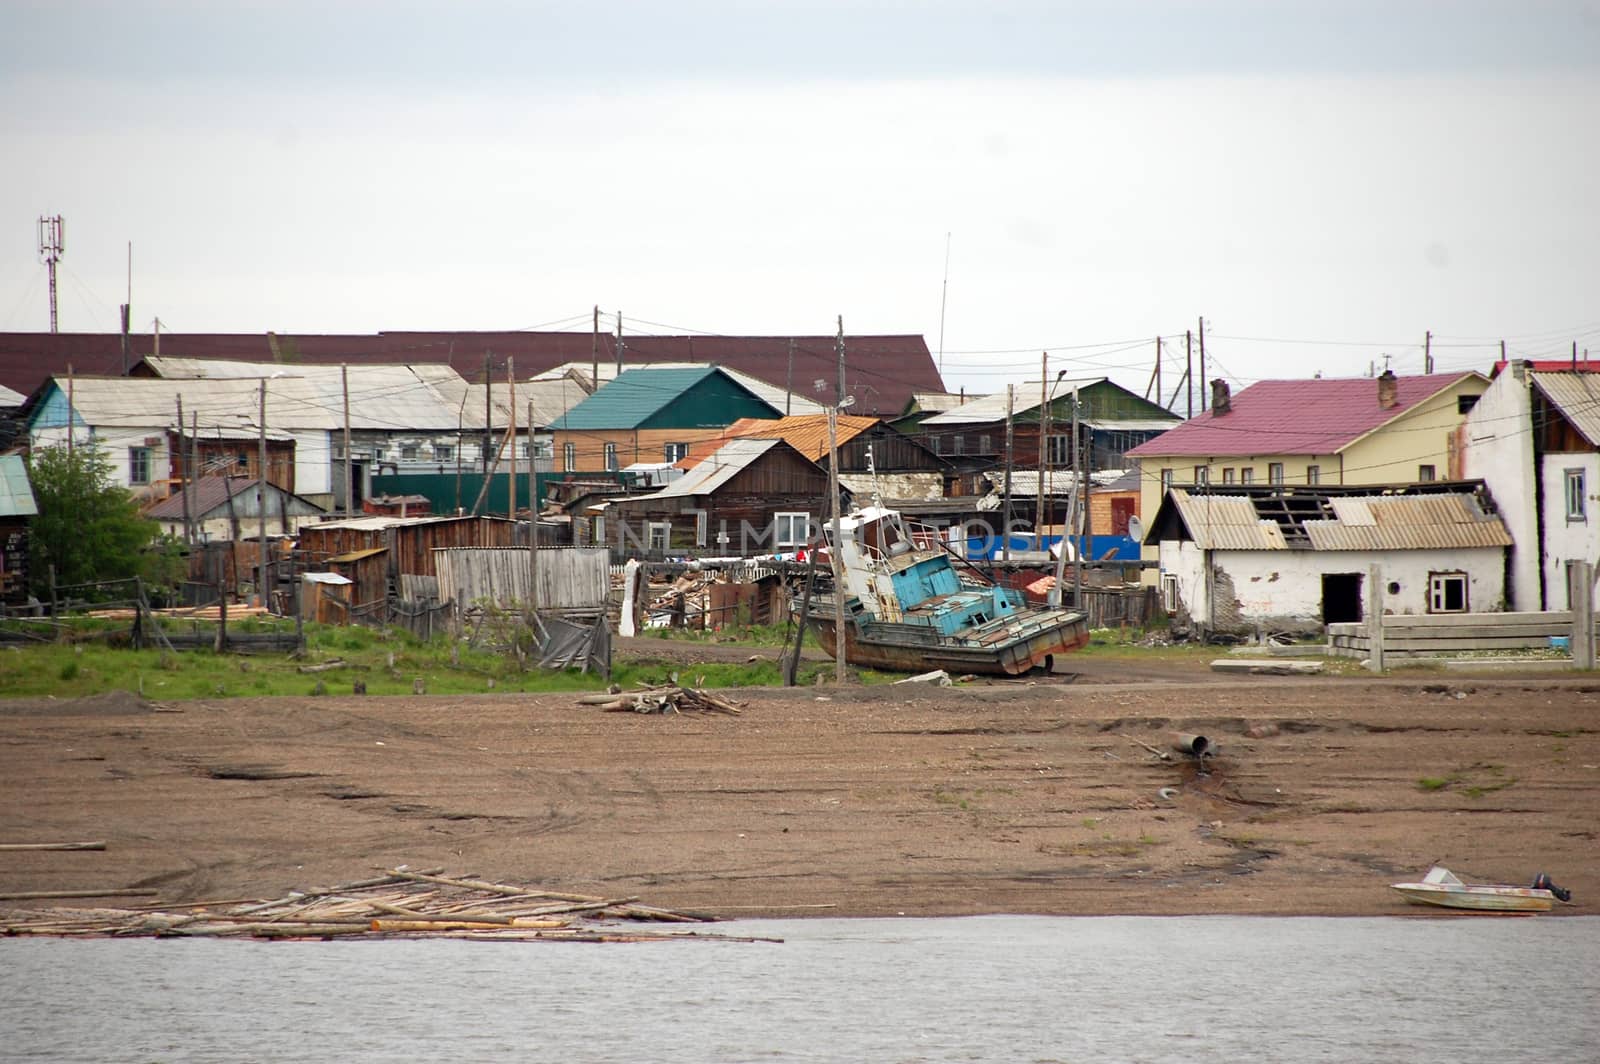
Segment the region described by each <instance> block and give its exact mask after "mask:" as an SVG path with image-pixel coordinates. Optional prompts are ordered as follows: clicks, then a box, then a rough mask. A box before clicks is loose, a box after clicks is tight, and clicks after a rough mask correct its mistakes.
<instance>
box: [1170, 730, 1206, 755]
mask: <svg viewBox="0 0 1600 1064" xmlns="http://www.w3.org/2000/svg"><path fill="white" fill-rule="evenodd" d="M1172 748H1173V749H1174V750H1176V751H1178V753H1180V754H1187V755H1189V756H1190V757H1194V758H1201V757H1205V756H1206V755H1207V754H1209V753H1211V752H1212V751H1211V743H1210V741H1209V740H1208V739H1206V737H1205V736H1204V735H1174V736H1173V737H1172Z"/></svg>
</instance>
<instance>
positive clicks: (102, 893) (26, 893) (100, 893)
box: [0, 887, 160, 901]
mask: <svg viewBox="0 0 1600 1064" xmlns="http://www.w3.org/2000/svg"><path fill="white" fill-rule="evenodd" d="M158 893H160V892H159V891H155V890H133V889H130V888H127V887H113V888H111V889H110V890H20V891H13V892H11V893H9V894H0V901H23V900H26V899H29V898H153V897H155V896H156V895H157V894H158Z"/></svg>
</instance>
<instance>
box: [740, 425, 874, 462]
mask: <svg viewBox="0 0 1600 1064" xmlns="http://www.w3.org/2000/svg"><path fill="white" fill-rule="evenodd" d="M877 423H878V419H877V418H875V417H856V416H854V415H852V414H840V415H839V428H838V432H837V435H838V439H839V442H840V443H841V444H842V443H844V442H846V441H847V440H853V439H855V438H856V437H857V436H859V435H861V434H862V433H863V432H866V431H867V430H868V429H870V428H871V427H872V426H873V425H876V424H877ZM741 436H748V437H752V438H757V439H767V440H782V441H783V442H784V443H787V444H788V445H789V446H790V447H793V448H794V449H795V450H797V451H799V452H800V453H801V454H803V455H805V456H806V458H807V459H809V460H810V461H813V462H820V461H821V460H822V456H823V455H825V454H827V453H828V415H827V414H796V415H794V416H792V417H780V418H756V417H742V418H740V419H739V420H738V421H735V422H734V423H733V424H731V425H729V426H728V428H727V430H726V431H725V432H724V433H723V437H724V438H723V439H720V440H718V441H717V442H718V444H719V445H720V444H721V443H726V442H727V441H728V440H731V439H738V438H739V437H741ZM714 449H715V448H712V450H714Z"/></svg>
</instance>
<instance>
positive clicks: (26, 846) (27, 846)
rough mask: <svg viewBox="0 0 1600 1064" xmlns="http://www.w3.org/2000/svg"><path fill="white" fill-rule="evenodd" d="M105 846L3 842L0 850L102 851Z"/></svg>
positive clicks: (85, 843) (95, 844)
mask: <svg viewBox="0 0 1600 1064" xmlns="http://www.w3.org/2000/svg"><path fill="white" fill-rule="evenodd" d="M105 848H106V844H105V843H104V842H103V841H98V842H5V843H0V850H103V849H105Z"/></svg>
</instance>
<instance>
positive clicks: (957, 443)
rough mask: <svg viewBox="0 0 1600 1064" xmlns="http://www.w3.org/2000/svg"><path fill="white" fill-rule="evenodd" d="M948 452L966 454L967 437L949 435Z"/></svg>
mask: <svg viewBox="0 0 1600 1064" xmlns="http://www.w3.org/2000/svg"><path fill="white" fill-rule="evenodd" d="M950 453H951V454H966V453H967V438H966V437H965V436H951V437H950Z"/></svg>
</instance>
